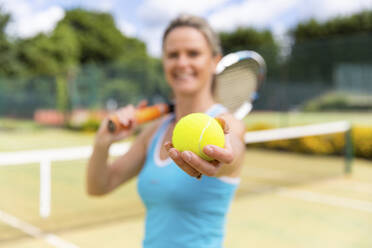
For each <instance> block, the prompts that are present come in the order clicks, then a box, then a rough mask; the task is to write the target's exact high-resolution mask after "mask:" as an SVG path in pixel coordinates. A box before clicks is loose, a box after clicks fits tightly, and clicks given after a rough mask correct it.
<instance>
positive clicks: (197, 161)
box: [181, 151, 221, 177]
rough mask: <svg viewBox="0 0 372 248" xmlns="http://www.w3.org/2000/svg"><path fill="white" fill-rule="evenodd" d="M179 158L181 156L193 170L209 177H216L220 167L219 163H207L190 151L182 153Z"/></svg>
mask: <svg viewBox="0 0 372 248" xmlns="http://www.w3.org/2000/svg"><path fill="white" fill-rule="evenodd" d="M181 156H182V159H183V160H184V161H185V162H186V163H187V164H189V165H190V166H191V167H192V168H193V169H195V170H197V171H198V172H200V173H202V174H204V175H207V176H209V177H214V176H216V175H217V172H218V169H219V168H220V166H221V164H220V163H212V162H208V161H206V160H204V159H202V158H201V157H199V156H198V155H196V154H195V153H193V152H190V151H184V152H182V153H181Z"/></svg>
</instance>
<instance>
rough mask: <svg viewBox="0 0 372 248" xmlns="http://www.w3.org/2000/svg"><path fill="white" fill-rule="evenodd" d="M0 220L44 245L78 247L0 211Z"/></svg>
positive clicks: (67, 247)
mask: <svg viewBox="0 0 372 248" xmlns="http://www.w3.org/2000/svg"><path fill="white" fill-rule="evenodd" d="M0 220H1V221H2V222H4V223H6V224H8V225H10V226H12V227H14V228H16V229H18V230H20V231H22V232H24V233H26V234H28V235H30V236H32V237H34V238H37V239H42V240H43V241H45V242H46V243H48V244H50V245H52V246H54V247H57V248H79V246H77V245H75V244H73V243H70V242H68V241H65V240H63V239H61V238H60V237H58V236H56V235H54V234H51V233H44V232H43V231H41V230H40V229H39V228H37V227H35V226H33V225H31V224H29V223H27V222H24V221H22V220H20V219H18V218H16V217H14V216H12V215H10V214H7V213H5V212H3V211H1V210H0Z"/></svg>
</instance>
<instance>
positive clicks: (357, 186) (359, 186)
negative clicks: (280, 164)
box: [250, 167, 372, 213]
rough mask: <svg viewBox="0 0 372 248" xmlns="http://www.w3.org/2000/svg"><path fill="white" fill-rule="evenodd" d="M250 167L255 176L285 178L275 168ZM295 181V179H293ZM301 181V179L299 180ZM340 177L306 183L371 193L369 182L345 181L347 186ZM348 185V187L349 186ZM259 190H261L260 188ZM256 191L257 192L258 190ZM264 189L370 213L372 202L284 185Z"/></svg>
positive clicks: (282, 194)
mask: <svg viewBox="0 0 372 248" xmlns="http://www.w3.org/2000/svg"><path fill="white" fill-rule="evenodd" d="M250 169H252V170H255V171H256V172H258V173H257V174H255V175H256V176H257V177H263V178H268V179H285V176H286V174H285V173H284V172H282V171H279V170H275V169H266V168H258V167H250ZM294 181H297V180H294ZM299 181H300V182H301V180H299ZM342 183H343V181H342V179H341V180H340V179H329V180H322V181H320V182H315V183H310V184H306V185H314V186H316V185H335V186H341V187H345V188H346V187H347V188H348V189H350V190H354V191H356V192H362V193H371V192H372V191H371V188H370V186H371V184H369V183H359V182H347V181H346V183H347V184H348V185H347V186H343V185H342ZM349 186H350V187H349ZM260 191H261V190H260ZM260 191H257V192H260ZM266 191H274V192H275V193H276V194H277V195H280V196H285V197H290V198H295V199H300V200H304V201H308V202H315V203H322V204H326V205H331V206H337V207H344V208H349V209H354V210H359V211H364V212H370V213H372V202H369V201H362V200H355V199H351V198H346V197H338V196H333V195H328V194H320V193H315V192H311V191H306V190H294V189H290V188H285V187H279V188H277V187H276V186H272V185H270V186H267V187H265V188H264V189H263V190H262V192H266Z"/></svg>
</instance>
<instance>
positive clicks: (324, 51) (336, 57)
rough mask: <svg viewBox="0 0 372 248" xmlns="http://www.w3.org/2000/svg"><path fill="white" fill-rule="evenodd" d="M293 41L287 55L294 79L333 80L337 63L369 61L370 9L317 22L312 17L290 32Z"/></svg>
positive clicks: (370, 41)
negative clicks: (288, 55) (289, 52)
mask: <svg viewBox="0 0 372 248" xmlns="http://www.w3.org/2000/svg"><path fill="white" fill-rule="evenodd" d="M290 34H291V36H292V37H293V40H294V44H293V46H292V51H291V55H290V59H289V69H290V77H291V79H292V80H293V81H308V82H315V81H316V82H322V83H323V84H328V85H331V84H332V83H333V73H334V68H335V66H336V65H337V64H340V63H372V59H371V57H370V55H369V54H372V49H371V46H370V44H371V43H372V11H363V12H360V13H357V14H354V15H351V16H346V17H341V16H340V17H336V18H333V19H330V20H328V21H326V22H323V23H320V22H318V21H316V20H315V19H311V20H309V21H307V22H304V23H299V24H298V25H297V26H296V27H295V28H294V29H293V30H291V32H290Z"/></svg>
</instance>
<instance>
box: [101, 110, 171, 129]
mask: <svg viewBox="0 0 372 248" xmlns="http://www.w3.org/2000/svg"><path fill="white" fill-rule="evenodd" d="M172 111H173V105H168V104H166V103H159V104H155V105H152V106H149V107H144V108H140V109H138V110H136V113H135V122H136V123H137V124H142V123H145V122H148V121H152V120H154V119H157V118H159V117H161V116H163V115H165V114H167V113H169V112H172ZM131 126H132V124H131V123H129V124H128V125H126V126H125V125H123V124H122V123H121V122H120V121H119V118H118V116H117V115H115V114H113V115H111V116H110V117H109V121H108V125H107V129H108V131H109V132H110V133H115V132H117V131H118V130H123V129H129V128H130V127H131Z"/></svg>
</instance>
